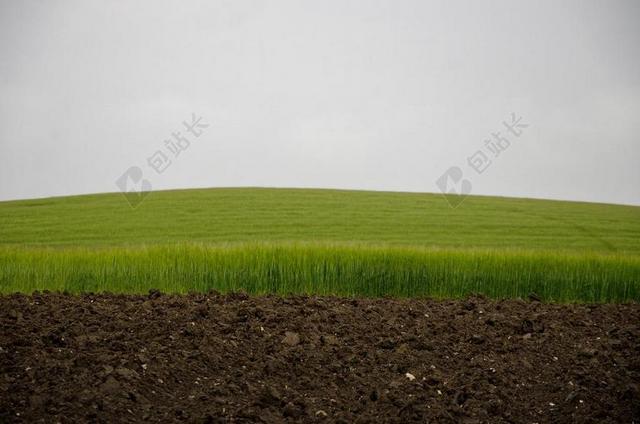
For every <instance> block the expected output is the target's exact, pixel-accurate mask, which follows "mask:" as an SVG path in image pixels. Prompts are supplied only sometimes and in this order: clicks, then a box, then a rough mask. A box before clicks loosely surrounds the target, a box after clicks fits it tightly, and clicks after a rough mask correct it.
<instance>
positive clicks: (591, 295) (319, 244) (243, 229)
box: [0, 188, 640, 302]
mask: <svg viewBox="0 0 640 424" xmlns="http://www.w3.org/2000/svg"><path fill="white" fill-rule="evenodd" d="M150 289H159V290H161V291H163V292H172V293H186V292H192V291H196V292H202V291H208V290H211V289H215V290H219V291H223V292H226V291H239V290H242V291H246V292H248V293H255V294H266V293H276V294H290V293H300V294H302V293H304V294H322V295H344V296H429V297H436V298H448V297H460V296H465V295H468V294H474V293H478V294H484V295H487V296H490V297H494V298H517V297H520V298H526V297H527V296H528V295H529V294H530V293H535V294H537V295H538V296H539V297H541V298H542V299H543V300H545V301H554V302H627V301H638V300H640V207H633V206H620V205H607V204H594V203H578V202H561V201H547V200H530V199H513V198H497V197H480V196H470V197H468V198H467V199H465V201H464V202H463V203H462V204H461V205H460V206H459V207H458V208H456V209H453V208H451V207H450V206H449V204H448V203H447V201H446V199H445V198H444V197H443V196H442V195H437V194H419V193H391V192H367V191H344V190H319V189H257V188H242V189H231V188H229V189H197V190H196V189H194V190H176V191H159V192H152V193H150V194H149V195H148V196H147V197H146V199H145V200H144V202H142V203H141V204H140V205H139V206H138V208H136V209H132V208H131V207H130V206H129V205H128V203H127V202H126V200H125V198H124V196H123V195H122V194H119V193H111V194H99V195H87V196H72V197H58V198H48V199H37V200H24V201H9V202H0V292H2V293H12V292H24V293H30V292H33V291H35V290H51V291H66V292H70V293H80V292H104V291H107V292H114V293H145V292H147V291H148V290H150Z"/></svg>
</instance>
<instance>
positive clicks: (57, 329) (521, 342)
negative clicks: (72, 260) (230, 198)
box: [0, 292, 640, 423]
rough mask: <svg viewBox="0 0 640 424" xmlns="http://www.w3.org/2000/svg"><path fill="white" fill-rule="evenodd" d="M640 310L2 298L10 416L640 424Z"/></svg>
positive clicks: (5, 397) (2, 361)
mask: <svg viewBox="0 0 640 424" xmlns="http://www.w3.org/2000/svg"><path fill="white" fill-rule="evenodd" d="M639 383H640V305H638V304H630V305H581V306H576V305H549V304H542V303H539V302H524V301H500V302H498V301H492V300H488V299H484V298H477V297H474V298H469V299H466V300H456V301H435V300H394V299H357V300H354V299H343V298H327V297H300V296H294V297H286V298H283V297H276V296H268V297H250V296H246V295H243V294H231V295H219V294H217V293H209V294H202V295H188V296H178V295H175V296H169V295H162V294H160V293H157V292H152V293H150V294H149V295H148V296H115V295H84V296H69V295H61V294H48V293H44V294H38V293H36V294H34V295H32V296H25V295H11V296H0V422H29V423H32V422H47V423H49V422H63V423H64V422H85V421H90V422H146V421H148V422H173V421H180V422H200V423H212V422H315V421H318V422H344V423H347V422H398V423H400V422H411V421H416V422H425V421H427V422H428V421H433V422H465V423H477V422H491V423H499V422H515V423H536V422H537V423H546V422H554V423H562V422H594V423H595V422H612V423H613V422H615V423H618V422H626V423H630V422H633V421H635V422H638V421H640V393H639V388H638V385H639Z"/></svg>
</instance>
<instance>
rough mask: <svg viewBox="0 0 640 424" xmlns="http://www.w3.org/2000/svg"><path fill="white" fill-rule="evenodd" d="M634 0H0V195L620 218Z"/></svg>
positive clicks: (637, 72)
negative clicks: (339, 202)
mask: <svg viewBox="0 0 640 424" xmlns="http://www.w3.org/2000/svg"><path fill="white" fill-rule="evenodd" d="M638 22H640V2H638V1H634V0H629V1H622V0H612V1H591V0H583V1H557V0H556V1H552V0H542V1H533V0H531V1H513V0H505V1H471V0H469V1H460V0H454V1H452V0H446V1H422V0H415V1H413V0H411V1H409V0H388V1H376V0H323V1H300V0H290V1H289V0H276V1H272V2H266V1H258V0H255V1H254V0H224V1H223V0H214V1H184V0H181V1H179V0H176V1H158V0H153V1H151V0H144V1H95V0H78V1H71V0H60V1H55V2H54V1H34V0H23V1H18V0H14V1H8V0H0V200H10V199H25V198H38V197H48V196H61V195H71V194H84V193H98V192H116V191H119V190H122V189H123V187H125V186H126V188H124V189H125V190H140V189H144V190H149V189H151V190H164V189H174V188H192V187H236V186H260V187H323V188H344V189H365V190H385V191H386V190H389V191H415V192H436V193H437V192H440V191H442V190H445V191H448V192H458V193H463V194H469V193H470V194H479V195H495V196H513V197H533V198H549V199H566V200H579V201H593V202H606V203H621V204H632V205H640V184H639V183H640V166H639V165H640V160H639V159H640V57H639V56H640V48H639V47H638V46H640V25H638Z"/></svg>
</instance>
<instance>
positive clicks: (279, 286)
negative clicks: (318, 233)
mask: <svg viewBox="0 0 640 424" xmlns="http://www.w3.org/2000/svg"><path fill="white" fill-rule="evenodd" d="M151 288H155V289H159V290H161V291H164V292H172V293H185V292H191V291H196V292H203V291H208V290H211V289H215V290H219V291H222V292H226V291H238V290H243V291H246V292H248V293H254V294H265V293H277V294H288V293H307V294H323V295H343V296H355V295H358V296H370V297H376V296H386V295H389V296H395V297H405V296H430V297H438V298H442V297H460V296H464V295H467V294H470V293H481V294H485V295H487V296H490V297H494V298H514V297H526V296H527V295H528V294H529V293H531V292H535V293H536V294H538V295H539V296H541V297H542V298H543V299H545V300H547V301H558V302H624V301H639V300H640V258H639V257H638V256H627V255H615V254H610V255H605V254H596V253H582V254H568V253H558V252H544V251H509V250H467V251H462V250H434V249H427V248H408V247H407V248H404V247H389V246H385V247H375V246H364V245H362V246H344V245H323V244H243V245H231V246H207V245H171V246H151V247H136V248H126V247H116V248H102V249H91V248H78V247H75V248H65V249H53V248H34V247H32V248H16V247H12V248H8V247H4V248H0V292H2V293H11V292H16V291H19V292H32V291H35V290H52V291H68V292H71V293H79V292H103V291H109V292H115V293H144V292H146V291H148V290H149V289H151Z"/></svg>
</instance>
